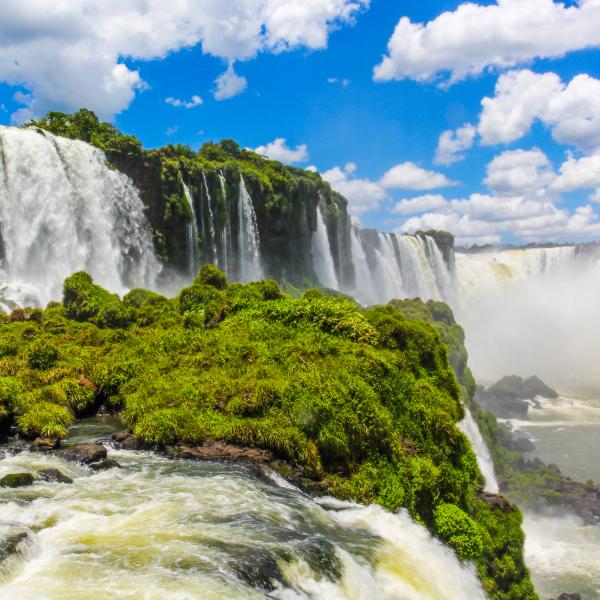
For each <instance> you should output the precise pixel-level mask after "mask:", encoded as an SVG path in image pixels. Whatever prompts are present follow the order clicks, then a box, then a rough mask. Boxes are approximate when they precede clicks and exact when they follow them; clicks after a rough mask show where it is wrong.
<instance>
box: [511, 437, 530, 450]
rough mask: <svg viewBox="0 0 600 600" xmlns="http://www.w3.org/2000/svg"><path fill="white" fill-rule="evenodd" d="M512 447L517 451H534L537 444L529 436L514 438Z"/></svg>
mask: <svg viewBox="0 0 600 600" xmlns="http://www.w3.org/2000/svg"><path fill="white" fill-rule="evenodd" d="M512 449H514V450H516V451H517V452H533V451H534V450H535V444H534V443H533V442H532V441H531V440H528V439H527V438H513V441H512Z"/></svg>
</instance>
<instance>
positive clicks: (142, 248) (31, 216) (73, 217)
mask: <svg viewBox="0 0 600 600" xmlns="http://www.w3.org/2000/svg"><path fill="white" fill-rule="evenodd" d="M0 154H1V160H0V231H1V239H2V245H3V248H2V252H1V253H0V255H1V256H3V259H4V260H3V261H2V269H1V272H0V305H2V306H3V307H4V308H12V307H14V305H15V304H18V305H26V304H38V305H44V304H46V303H47V302H48V301H50V300H55V299H57V298H60V296H61V290H62V283H63V280H64V279H65V277H68V276H69V275H71V274H72V273H73V272H75V271H80V270H86V271H88V272H89V273H90V274H91V275H92V276H93V277H94V279H95V280H96V281H97V282H98V283H99V284H101V285H103V286H104V287H106V288H108V289H110V290H111V291H115V292H123V291H124V290H125V289H126V288H127V287H132V286H145V287H154V285H155V279H156V276H157V274H158V272H159V264H158V261H157V260H156V258H155V256H154V251H153V244H152V236H151V232H150V227H149V225H148V222H147V220H146V217H145V215H144V211H143V204H142V201H141V199H140V197H139V194H138V192H137V190H136V189H135V187H134V185H133V183H132V182H131V180H130V179H129V178H128V177H126V176H125V175H123V174H121V173H119V172H118V171H115V170H111V169H109V168H108V167H107V165H106V160H105V157H104V155H103V153H102V152H101V151H100V150H97V149H96V148H94V147H92V146H90V145H88V144H85V143H83V142H80V141H75V140H67V139H64V138H59V137H55V136H53V135H51V134H50V133H47V132H41V131H40V130H36V129H17V128H13V127H0Z"/></svg>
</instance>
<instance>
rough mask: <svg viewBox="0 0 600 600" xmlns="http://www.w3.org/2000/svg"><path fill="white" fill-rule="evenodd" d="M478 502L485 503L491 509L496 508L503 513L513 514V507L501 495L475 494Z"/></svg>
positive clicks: (489, 493)
mask: <svg viewBox="0 0 600 600" xmlns="http://www.w3.org/2000/svg"><path fill="white" fill-rule="evenodd" d="M477 497H478V498H479V499H480V500H483V501H484V502H486V503H487V504H488V505H489V506H490V507H491V508H497V509H499V510H501V511H502V512H503V513H507V514H508V513H511V512H514V510H515V507H514V506H513V505H512V504H511V503H510V501H509V500H507V499H506V498H505V497H504V496H502V494H492V493H491V492H481V493H480V494H477Z"/></svg>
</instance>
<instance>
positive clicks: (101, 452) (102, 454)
mask: <svg viewBox="0 0 600 600" xmlns="http://www.w3.org/2000/svg"><path fill="white" fill-rule="evenodd" d="M56 454H57V455H58V456H60V457H61V458H64V459H65V460H71V461H73V462H79V463H83V464H84V465H90V464H92V463H95V462H99V461H101V460H104V459H105V458H106V456H107V452H106V448H105V447H104V446H102V445H101V444H75V445H74V446H69V447H68V448H62V449H61V450H57V451H56Z"/></svg>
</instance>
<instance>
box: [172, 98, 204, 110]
mask: <svg viewBox="0 0 600 600" xmlns="http://www.w3.org/2000/svg"><path fill="white" fill-rule="evenodd" d="M165 102H166V103H167V104H170V105H171V106H175V107H178V108H179V107H182V108H188V109H189V108H196V106H200V105H201V104H202V98H200V96H196V95H194V96H192V98H191V100H179V98H171V97H169V98H165Z"/></svg>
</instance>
